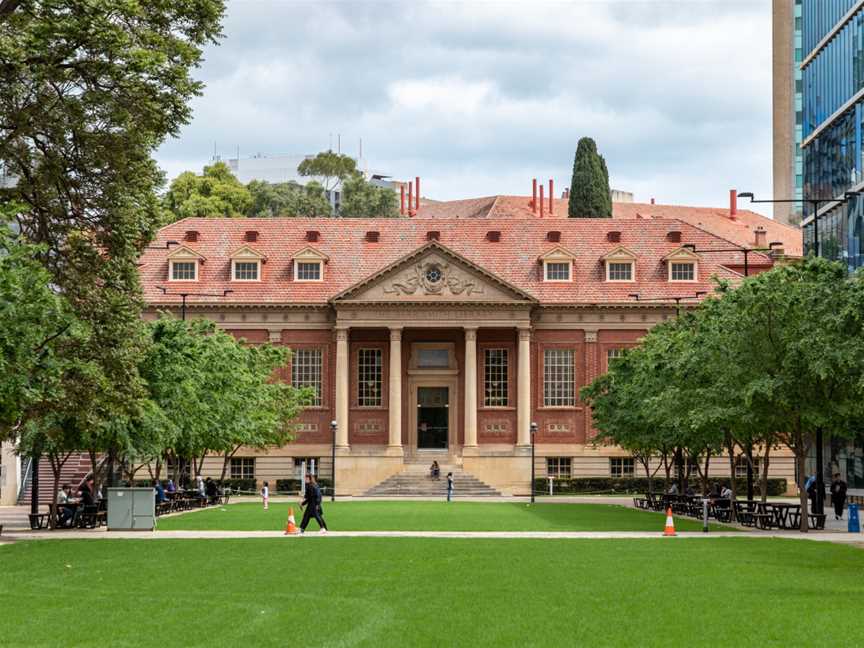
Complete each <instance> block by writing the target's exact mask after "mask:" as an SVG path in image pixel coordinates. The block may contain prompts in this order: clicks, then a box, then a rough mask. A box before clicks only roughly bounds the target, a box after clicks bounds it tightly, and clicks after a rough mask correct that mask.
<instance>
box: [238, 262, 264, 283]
mask: <svg viewBox="0 0 864 648" xmlns="http://www.w3.org/2000/svg"><path fill="white" fill-rule="evenodd" d="M259 266H260V262H259V261H235V262H234V281H258V275H259V274H260V273H259V272H258V269H259Z"/></svg>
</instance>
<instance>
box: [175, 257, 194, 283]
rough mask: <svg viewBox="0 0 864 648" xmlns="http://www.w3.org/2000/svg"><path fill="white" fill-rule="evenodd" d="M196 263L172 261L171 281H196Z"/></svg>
mask: <svg viewBox="0 0 864 648" xmlns="http://www.w3.org/2000/svg"><path fill="white" fill-rule="evenodd" d="M197 265H198V264H197V263H196V262H195V261H172V262H171V279H172V280H174V281H195V266H197Z"/></svg>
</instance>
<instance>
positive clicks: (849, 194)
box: [738, 191, 864, 256]
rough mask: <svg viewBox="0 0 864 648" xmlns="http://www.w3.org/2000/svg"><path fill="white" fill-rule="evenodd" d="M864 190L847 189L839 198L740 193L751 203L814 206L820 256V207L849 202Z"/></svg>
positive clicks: (741, 196) (815, 230)
mask: <svg viewBox="0 0 864 648" xmlns="http://www.w3.org/2000/svg"><path fill="white" fill-rule="evenodd" d="M862 193H864V192H861V191H846V192H845V193H844V194H843V196H842V197H837V198H783V199H780V198H778V199H776V200H775V199H770V200H768V199H763V200H756V196H754V195H753V192H752V191H744V192H742V193H739V194H738V197H739V198H749V199H750V202H751V203H754V204H758V203H769V204H773V203H791V204H795V205H811V206H812V207H813V249H814V251H815V252H816V256H819V207H820V205H827V204H828V203H838V204H844V203H847V202H849V199H850V198H854V197H855V196H859V195H861V194H862Z"/></svg>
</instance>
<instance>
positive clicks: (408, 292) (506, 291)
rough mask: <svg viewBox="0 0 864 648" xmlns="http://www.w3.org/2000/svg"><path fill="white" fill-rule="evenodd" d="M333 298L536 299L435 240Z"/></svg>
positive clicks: (479, 301)
mask: <svg viewBox="0 0 864 648" xmlns="http://www.w3.org/2000/svg"><path fill="white" fill-rule="evenodd" d="M331 301H333V302H335V303H346V302H350V303H369V304H380V303H399V302H402V303H405V302H430V303H442V302H443V303H476V304H483V303H487V304H501V303H507V304H526V303H533V302H535V301H536V299H535V298H534V297H533V296H531V295H530V294H528V293H526V292H524V291H522V290H520V289H519V288H516V287H515V286H513V285H512V284H510V283H508V282H507V281H505V280H503V279H501V278H500V277H497V276H495V275H494V274H492V273H491V272H489V271H487V270H485V269H484V268H482V267H480V266H478V265H476V264H475V263H472V262H471V261H469V260H468V259H466V258H465V257H463V256H461V255H460V254H457V253H456V252H454V251H452V250H450V249H449V248H447V247H445V246H444V245H441V244H440V243H438V242H436V241H432V242H430V243H427V244H426V245H424V246H423V247H420V248H418V249H417V250H415V251H414V252H412V253H411V254H409V255H407V256H405V257H402V258H401V259H399V260H398V261H396V262H394V263H392V264H390V265H388V266H387V267H385V268H382V269H381V270H380V271H379V272H377V273H375V274H374V275H372V276H370V277H367V278H366V279H364V280H363V281H360V282H358V283H356V284H355V285H353V286H351V287H350V288H348V289H347V290H344V291H342V292H341V293H339V294H338V295H336V296H335V297H334V298H333V299H332V300H331Z"/></svg>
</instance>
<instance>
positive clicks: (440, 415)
mask: <svg viewBox="0 0 864 648" xmlns="http://www.w3.org/2000/svg"><path fill="white" fill-rule="evenodd" d="M449 407H450V390H449V388H447V387H418V388H417V448H418V449H420V450H446V449H447V438H448V432H449V428H450V410H449Z"/></svg>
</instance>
